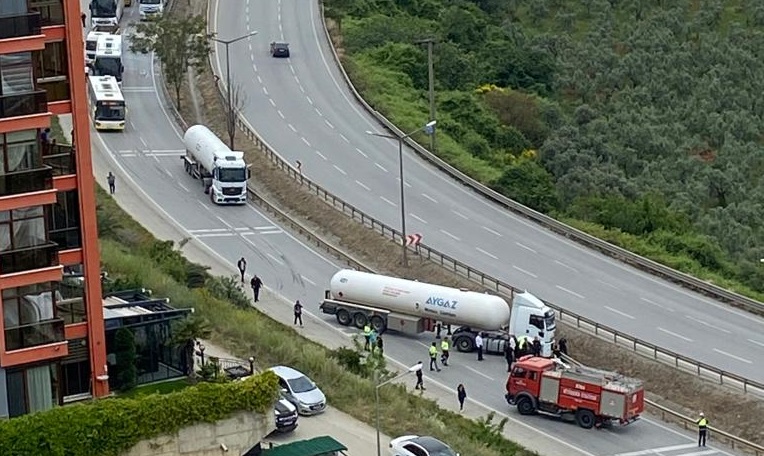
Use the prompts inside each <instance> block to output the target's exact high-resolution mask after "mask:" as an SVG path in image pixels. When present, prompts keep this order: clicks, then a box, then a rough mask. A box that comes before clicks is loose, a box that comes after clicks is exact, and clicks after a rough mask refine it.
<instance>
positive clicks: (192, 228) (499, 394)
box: [92, 8, 731, 456]
mask: <svg viewBox="0 0 764 456" xmlns="http://www.w3.org/2000/svg"><path fill="white" fill-rule="evenodd" d="M132 10H133V11H132V13H134V12H135V11H134V10H135V8H133V9H132ZM135 15H137V14H130V16H127V17H126V18H125V19H123V24H124V23H125V22H126V21H130V20H131V19H133V20H134V16H135ZM128 33H129V32H128ZM152 62H153V60H152V57H151V56H150V55H140V54H138V55H136V54H131V53H129V51H127V52H126V55H125V68H126V73H125V77H124V82H123V91H124V94H125V98H126V100H127V104H128V107H129V113H128V115H129V122H128V128H127V129H126V130H125V131H124V132H121V133H104V134H99V133H97V132H95V131H93V132H92V135H93V137H92V144H93V156H94V169H95V171H94V172H95V174H96V175H97V176H98V177H99V180H100V181H103V176H105V175H106V173H107V172H108V171H113V172H114V173H115V174H116V176H117V195H118V196H119V194H120V192H131V193H133V195H132V200H133V201H138V204H135V203H133V204H131V205H129V208H130V210H131V213H132V215H133V216H134V217H136V218H137V219H138V220H139V221H140V220H142V219H146V218H149V219H151V218H153V217H161V218H162V219H163V220H164V221H165V222H166V223H167V224H168V225H173V226H174V227H175V228H176V229H178V230H180V231H181V232H183V233H184V235H185V236H187V237H189V238H195V239H196V240H197V241H198V242H200V243H201V244H202V245H203V246H205V247H206V249H207V252H208V254H209V256H208V258H209V261H210V262H214V261H221V260H222V261H225V262H227V263H228V264H229V265H230V270H231V274H235V273H236V267H235V263H236V260H237V259H238V258H239V257H241V256H244V257H246V258H247V260H248V263H249V264H248V275H249V274H253V273H256V274H258V275H259V276H260V277H261V278H262V279H263V282H264V284H265V286H266V287H268V288H269V289H270V290H272V291H276V292H278V293H279V294H281V295H283V296H284V297H286V298H287V299H289V300H292V301H293V300H295V299H300V300H301V302H302V303H303V304H304V305H305V311H306V312H310V313H313V314H319V310H318V304H319V300H320V299H321V297H322V296H323V290H324V288H325V286H326V285H327V284H328V282H329V278H330V277H331V276H332V275H333V274H334V273H335V272H336V271H337V270H338V269H340V268H341V267H342V266H341V265H340V264H337V263H336V262H334V261H333V260H330V259H327V258H325V257H324V256H323V255H322V254H321V253H319V252H316V251H314V250H312V248H311V247H309V246H307V245H306V244H304V243H302V242H301V241H300V240H299V239H297V238H295V237H294V236H292V235H291V234H289V233H288V232H285V231H283V230H282V229H281V228H280V227H279V226H278V224H276V223H274V221H273V220H271V219H269V218H268V217H267V216H266V215H263V214H262V213H261V212H260V211H259V210H258V209H257V208H256V207H254V206H251V205H247V206H222V207H221V206H215V205H213V204H212V203H210V202H209V199H208V198H206V196H205V195H204V194H203V191H202V188H201V184H200V183H199V182H198V181H195V180H194V179H192V178H191V177H190V176H188V175H186V174H185V173H184V172H183V167H182V164H181V160H180V156H181V154H182V153H183V152H182V149H183V144H182V140H181V136H180V132H179V131H178V129H177V127H176V126H175V125H174V124H173V123H172V121H171V118H170V116H169V114H168V113H167V112H166V111H165V109H164V107H163V100H162V99H161V97H160V95H158V93H157V91H156V90H155V89H156V87H158V85H157V84H159V83H160V81H159V75H158V74H157V73H155V71H154V67H153V65H152ZM320 318H322V319H323V320H325V321H326V322H327V323H328V324H329V325H331V326H336V323H334V322H333V319H332V318H331V317H329V316H320ZM327 330H328V331H331V329H327ZM342 330H343V331H345V332H346V333H347V334H348V335H352V334H353V331H352V330H350V329H348V328H343V329H342ZM430 337H432V336H423V337H419V338H409V337H402V336H395V335H392V334H390V335H387V336H386V338H385V342H386V343H385V349H386V350H385V351H386V353H387V354H388V356H389V357H390V358H391V359H392V360H393V361H396V362H399V363H403V364H404V365H411V364H413V363H414V362H416V361H419V360H424V359H425V358H426V353H427V351H426V346H427V345H428V343H429V342H430ZM427 374H429V372H427ZM505 375H506V365H505V363H504V361H503V359H501V358H499V357H488V358H487V359H486V361H484V362H482V363H478V362H477V361H476V360H475V359H474V356H472V355H468V354H461V353H455V354H454V355H453V356H452V366H451V367H448V368H446V369H444V370H443V371H442V372H440V373H435V374H434V375H427V379H426V381H427V382H438V383H440V384H443V385H445V386H447V387H448V388H451V389H455V387H456V385H457V384H458V383H464V384H465V385H467V388H468V389H469V391H470V398H471V399H472V400H475V401H477V402H480V403H482V404H485V405H486V406H489V407H491V408H493V409H495V410H497V411H499V412H501V413H506V414H507V415H508V416H509V417H510V420H511V421H510V422H509V424H508V426H510V427H511V426H513V425H516V424H517V423H519V422H520V419H521V418H520V416H519V415H518V414H517V413H516V412H515V411H514V410H513V409H510V408H509V407H508V405H507V404H506V402H505V400H504V397H503V395H504V391H503V388H504V383H505ZM522 422H524V423H526V424H531V425H532V426H534V427H536V428H537V429H538V432H539V435H538V438H547V439H556V440H555V441H560V442H565V445H566V447H565V448H567V449H568V450H570V451H575V452H578V453H580V454H583V455H588V456H593V455H597V456H600V455H601V456H606V455H616V454H623V453H629V454H628V456H640V455H646V454H650V453H652V452H653V451H660V452H661V453H662V454H665V455H666V456H689V455H692V456H700V455H721V454H726V455H729V456H731V454H730V453H727V452H725V451H723V450H721V449H716V448H708V449H706V450H704V451H702V452H697V451H696V447H695V444H694V436H693V435H692V434H690V433H687V432H684V431H681V430H679V429H675V428H674V427H672V426H667V425H664V424H662V423H658V422H655V421H653V420H650V419H644V420H642V421H640V422H638V423H635V424H633V425H630V426H627V427H623V428H614V429H608V430H600V431H592V430H588V431H587V430H584V429H581V428H578V427H577V426H575V425H572V424H565V423H558V422H556V421H555V420H553V419H546V418H543V417H522ZM570 451H566V452H568V453H569V452H570Z"/></svg>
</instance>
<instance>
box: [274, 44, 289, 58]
mask: <svg viewBox="0 0 764 456" xmlns="http://www.w3.org/2000/svg"><path fill="white" fill-rule="evenodd" d="M271 56H272V57H289V43H284V42H283V41H274V42H272V43H271Z"/></svg>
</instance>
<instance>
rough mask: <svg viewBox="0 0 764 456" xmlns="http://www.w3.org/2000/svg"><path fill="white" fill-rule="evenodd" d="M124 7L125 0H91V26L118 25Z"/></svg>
mask: <svg viewBox="0 0 764 456" xmlns="http://www.w3.org/2000/svg"><path fill="white" fill-rule="evenodd" d="M124 9H125V0H91V1H90V26H91V27H95V26H96V25H117V24H119V21H120V20H122V11H123V10H124Z"/></svg>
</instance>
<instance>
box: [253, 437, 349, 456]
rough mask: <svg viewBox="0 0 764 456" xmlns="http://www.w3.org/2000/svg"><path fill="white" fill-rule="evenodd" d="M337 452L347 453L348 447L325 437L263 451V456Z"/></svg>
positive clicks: (299, 455)
mask: <svg viewBox="0 0 764 456" xmlns="http://www.w3.org/2000/svg"><path fill="white" fill-rule="evenodd" d="M337 451H347V447H346V446H345V445H343V444H341V443H340V442H338V441H336V440H334V439H333V438H331V437H329V436H328V435H325V436H322V437H316V438H313V439H310V440H300V441H299V442H292V443H287V444H285V445H279V446H277V447H274V448H270V449H267V450H263V456H324V455H333V454H335V452H337Z"/></svg>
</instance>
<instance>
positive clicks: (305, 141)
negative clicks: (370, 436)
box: [300, 136, 310, 147]
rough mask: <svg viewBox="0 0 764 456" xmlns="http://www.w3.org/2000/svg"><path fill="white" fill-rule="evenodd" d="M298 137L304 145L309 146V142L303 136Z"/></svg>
mask: <svg viewBox="0 0 764 456" xmlns="http://www.w3.org/2000/svg"><path fill="white" fill-rule="evenodd" d="M300 139H302V142H304V143H305V145H306V146H308V147H310V143H309V142H308V140H307V139H305V136H302V137H300Z"/></svg>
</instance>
